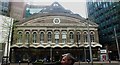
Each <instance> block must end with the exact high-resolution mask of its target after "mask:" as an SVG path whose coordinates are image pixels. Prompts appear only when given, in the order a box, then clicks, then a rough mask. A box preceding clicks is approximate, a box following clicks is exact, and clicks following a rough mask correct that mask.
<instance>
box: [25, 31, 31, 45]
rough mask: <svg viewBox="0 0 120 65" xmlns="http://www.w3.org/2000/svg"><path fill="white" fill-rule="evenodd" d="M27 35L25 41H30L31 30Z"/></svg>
mask: <svg viewBox="0 0 120 65" xmlns="http://www.w3.org/2000/svg"><path fill="white" fill-rule="evenodd" d="M25 37H26V40H25V42H26V43H29V42H30V34H29V32H26V34H25Z"/></svg>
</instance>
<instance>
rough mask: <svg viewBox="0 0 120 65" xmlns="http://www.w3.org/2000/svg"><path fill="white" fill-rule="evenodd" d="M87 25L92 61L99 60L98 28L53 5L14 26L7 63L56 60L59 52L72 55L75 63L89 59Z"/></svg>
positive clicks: (58, 58)
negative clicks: (8, 61) (76, 60)
mask: <svg viewBox="0 0 120 65" xmlns="http://www.w3.org/2000/svg"><path fill="white" fill-rule="evenodd" d="M87 22H88V23H89V24H88V25H89V30H90V38H91V46H92V50H93V58H94V59H95V60H99V54H98V48H100V47H102V45H101V44H99V38H98V29H97V27H98V25H97V24H95V23H93V22H91V21H89V20H86V19H85V18H82V17H81V16H80V15H78V14H74V13H72V11H70V10H66V9H65V8H64V7H62V5H60V4H59V3H58V2H54V3H53V4H51V5H50V6H49V7H47V8H45V9H42V10H41V11H40V12H39V13H38V14H35V15H33V16H31V17H28V18H26V19H23V20H22V21H20V22H17V23H16V25H15V30H14V36H13V42H12V45H11V55H10V56H11V58H10V60H11V62H18V61H24V62H25V61H31V62H34V61H36V60H39V59H44V58H46V59H47V60H46V61H59V60H60V58H61V55H62V54H63V53H72V54H73V55H74V56H75V57H76V59H79V60H85V59H87V58H89V52H88V51H89V50H88V46H89V44H88V40H87V39H88V37H87V35H88V28H87ZM76 52H77V53H76Z"/></svg>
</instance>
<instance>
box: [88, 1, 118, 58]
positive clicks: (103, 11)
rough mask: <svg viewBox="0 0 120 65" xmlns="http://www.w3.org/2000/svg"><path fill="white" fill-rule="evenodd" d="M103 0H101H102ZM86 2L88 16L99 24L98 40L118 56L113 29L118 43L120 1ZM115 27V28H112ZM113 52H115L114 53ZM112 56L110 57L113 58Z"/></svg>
mask: <svg viewBox="0 0 120 65" xmlns="http://www.w3.org/2000/svg"><path fill="white" fill-rule="evenodd" d="M102 1H103V0H102ZM102 1H101V2H100V1H99V2H92V1H91V2H87V7H88V8H87V10H88V18H89V19H90V20H92V21H94V22H96V23H97V24H98V25H99V41H100V43H101V44H102V45H103V46H104V47H105V48H106V47H107V49H108V50H111V51H112V53H111V54H114V56H118V54H117V50H116V49H117V48H116V40H115V31H116V34H117V36H116V37H117V39H118V43H120V15H119V14H120V2H102ZM114 29H115V30H114ZM114 52H115V53H114ZM115 58H116V57H113V58H112V59H115Z"/></svg>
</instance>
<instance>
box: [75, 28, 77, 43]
mask: <svg viewBox="0 0 120 65" xmlns="http://www.w3.org/2000/svg"><path fill="white" fill-rule="evenodd" d="M76 34H77V31H76V30H74V43H77V38H76Z"/></svg>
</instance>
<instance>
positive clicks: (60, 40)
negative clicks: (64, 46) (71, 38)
mask: <svg viewBox="0 0 120 65" xmlns="http://www.w3.org/2000/svg"><path fill="white" fill-rule="evenodd" d="M59 35H60V36H59V43H62V31H61V30H60V34H59Z"/></svg>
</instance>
